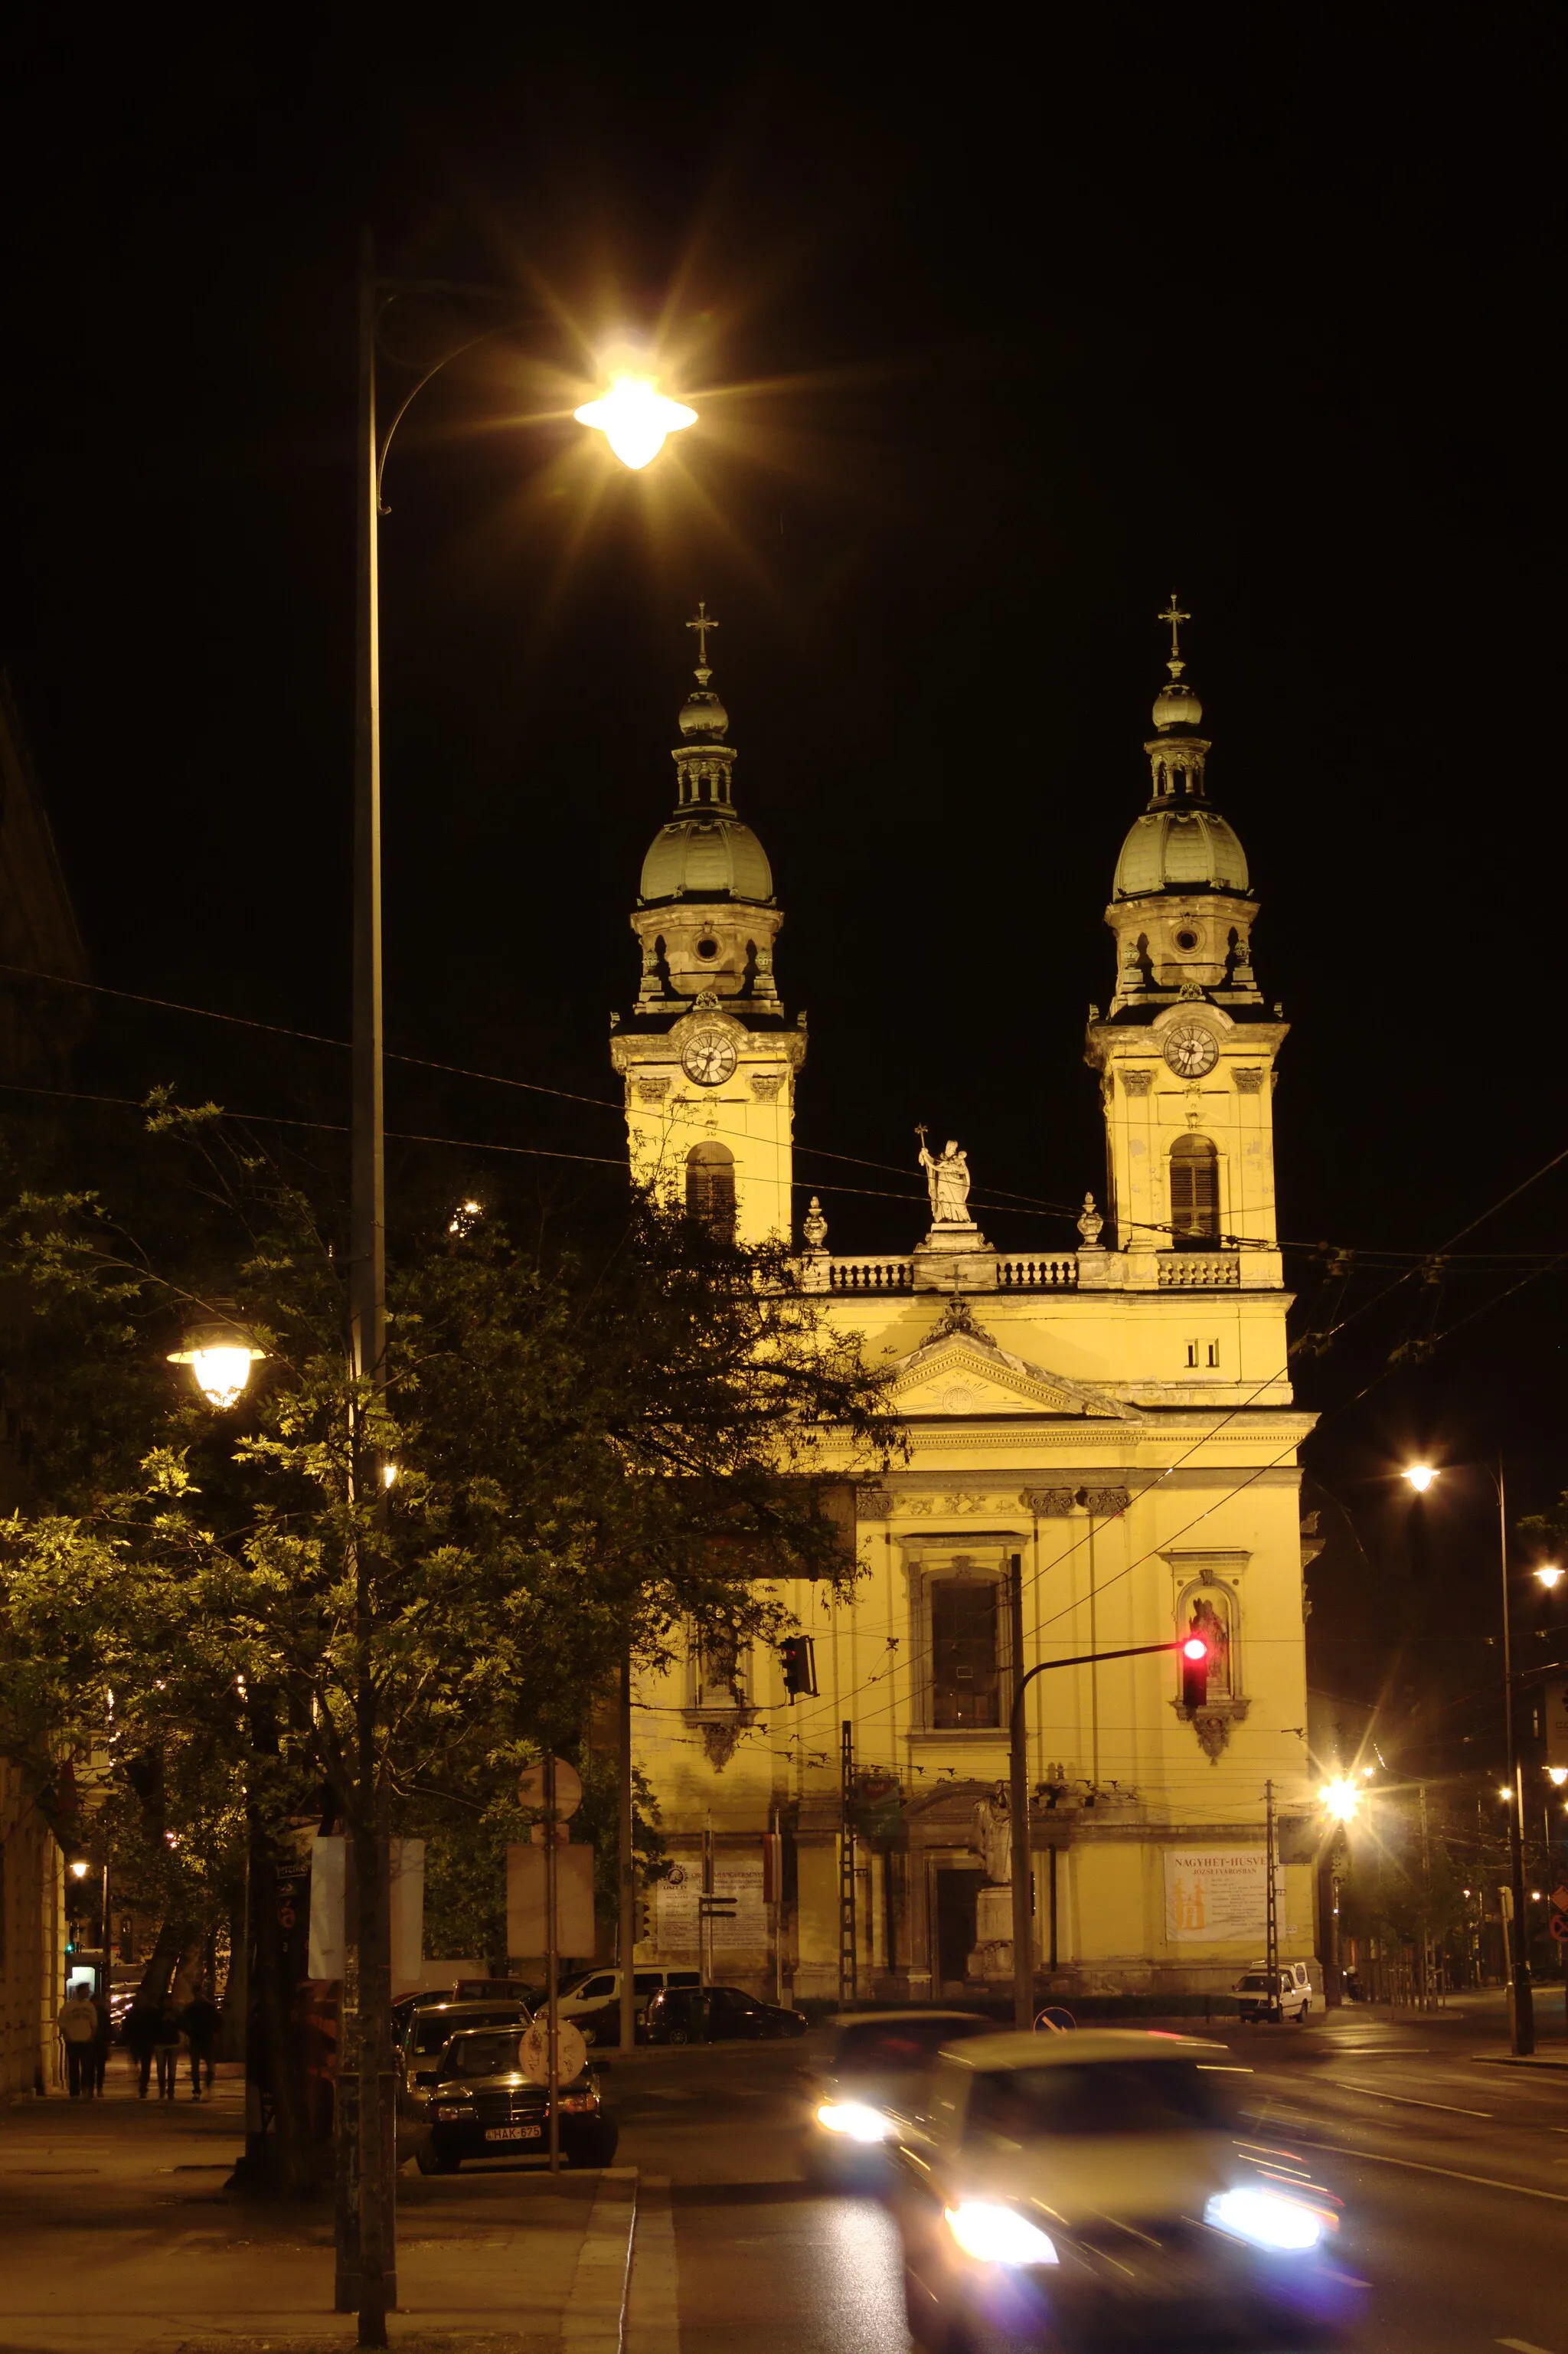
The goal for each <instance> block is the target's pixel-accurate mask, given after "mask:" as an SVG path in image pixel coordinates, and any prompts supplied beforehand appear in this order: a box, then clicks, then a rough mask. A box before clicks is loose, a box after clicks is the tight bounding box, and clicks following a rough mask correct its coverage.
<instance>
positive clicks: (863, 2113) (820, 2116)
mask: <svg viewBox="0 0 1568 2354" xmlns="http://www.w3.org/2000/svg"><path fill="white" fill-rule="evenodd" d="M828 2023H829V2026H830V2027H831V2028H832V2039H833V2040H832V2043H831V2044H830V2045H829V2047H828V2051H827V2053H826V2055H825V2056H824V2058H823V2061H822V2063H821V2067H820V2068H817V2069H815V2070H812V2071H810V2072H809V2074H808V2079H807V2112H806V2122H805V2129H804V2132H803V2135H802V2137H801V2148H800V2171H801V2173H802V2175H803V2176H804V2177H805V2179H806V2180H807V2181H808V2182H810V2184H812V2186H813V2187H814V2188H815V2189H817V2190H880V2189H882V2188H883V2187H884V2186H885V2180H886V2177H887V2167H888V2147H889V2144H890V2143H891V2142H893V2141H894V2140H895V2138H896V2136H897V2134H898V2131H899V2128H900V2127H901V2126H903V2125H904V2124H906V2122H907V2121H908V2120H909V2119H911V2118H912V2117H915V2116H917V2115H919V2113H920V2109H921V2106H922V2105H923V2103H924V2100H925V2096H926V2094H927V2089H928V2086H929V2083H930V2075H931V2071H932V2069H933V2068H934V2067H935V2066H936V2064H937V2055H938V2052H940V2051H941V2049H942V2047H943V2045H944V2044H948V2043H962V2042H965V2041H967V2040H968V2039H969V2037H970V2036H974V2035H995V2034H997V2033H998V2032H999V2030H998V2027H997V2024H996V2021H995V2020H991V2019H985V2018H982V2017H981V2015H980V2013H979V2012H978V2011H973V2010H930V2009H926V2010H884V2011H878V2012H876V2013H875V2014H874V2016H870V2017H867V2016H866V2015H864V2014H862V2015H860V2016H859V2017H855V2016H853V2015H851V2016H846V2017H844V2018H841V2019H834V2020H830V2021H829V2022H828Z"/></svg>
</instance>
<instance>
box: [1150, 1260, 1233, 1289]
mask: <svg viewBox="0 0 1568 2354" xmlns="http://www.w3.org/2000/svg"><path fill="white" fill-rule="evenodd" d="M1240 1287H1241V1255H1240V1253H1239V1252H1237V1251H1161V1252H1160V1290H1161V1291H1216V1290H1222V1291H1223V1290H1225V1289H1227V1288H1228V1289H1231V1290H1239V1288H1240Z"/></svg>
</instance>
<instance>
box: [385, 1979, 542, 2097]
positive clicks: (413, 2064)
mask: <svg viewBox="0 0 1568 2354" xmlns="http://www.w3.org/2000/svg"><path fill="white" fill-rule="evenodd" d="M531 2017H532V2013H531V2012H530V2011H529V2009H528V2008H527V2006H526V2004H524V2003H521V2002H431V2003H425V2004H423V2005H422V2006H421V2007H420V2009H418V2010H416V2011H411V2012H410V2013H409V2015H408V2022H407V2024H406V2026H405V2028H404V2030H403V2037H402V2044H401V2055H400V2056H401V2060H402V2085H403V2090H404V2091H405V2092H406V2093H409V2094H425V2093H428V2092H429V2089H430V2087H431V2085H432V2084H434V2083H435V2081H436V2078H437V2076H438V2074H439V2073H440V2061H441V2054H442V2053H443V2052H445V2050H446V2048H447V2045H448V2044H449V2043H450V2041H451V2040H452V2037H453V2036H454V2035H456V2034H457V2033H458V2032H459V2031H461V2030H462V2029H466V2028H475V2027H511V2028H514V2029H520V2028H524V2027H526V2026H527V2024H528V2021H529V2019H530V2018H531Z"/></svg>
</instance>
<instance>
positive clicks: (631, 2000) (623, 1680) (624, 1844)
mask: <svg viewBox="0 0 1568 2354" xmlns="http://www.w3.org/2000/svg"><path fill="white" fill-rule="evenodd" d="M631 1829H632V1825H631V1650H630V1645H629V1646H628V1648H627V1651H626V1656H625V1658H624V1659H622V1660H621V1662H620V1858H619V1861H620V1937H619V1939H618V1941H617V1946H618V1951H619V1954H620V2048H621V2050H622V2051H623V2052H630V2050H631V2048H632V2046H633V2045H634V2044H635V2042H636V2041H637V1989H636V1986H635V1983H634V1981H633V1978H632V1967H633V1956H634V1955H635V1953H636V1950H637V1860H636V1857H635V1856H634V1855H633V1853H632V1848H631Z"/></svg>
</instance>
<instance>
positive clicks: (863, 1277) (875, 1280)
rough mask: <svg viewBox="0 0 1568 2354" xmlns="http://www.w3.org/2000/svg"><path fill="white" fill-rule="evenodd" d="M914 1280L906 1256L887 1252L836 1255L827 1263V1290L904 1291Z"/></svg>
mask: <svg viewBox="0 0 1568 2354" xmlns="http://www.w3.org/2000/svg"><path fill="white" fill-rule="evenodd" d="M913 1281H914V1277H913V1273H912V1270H911V1266H910V1262H909V1260H908V1259H907V1258H898V1257H892V1256H890V1255H885V1256H883V1257H873V1258H835V1259H832V1260H830V1262H829V1266H828V1289H829V1290H830V1291H907V1290H909V1289H910V1288H911V1286H912V1284H913Z"/></svg>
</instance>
